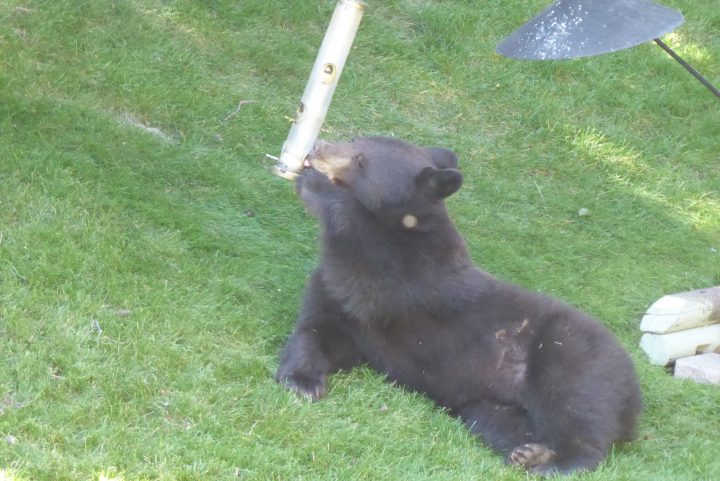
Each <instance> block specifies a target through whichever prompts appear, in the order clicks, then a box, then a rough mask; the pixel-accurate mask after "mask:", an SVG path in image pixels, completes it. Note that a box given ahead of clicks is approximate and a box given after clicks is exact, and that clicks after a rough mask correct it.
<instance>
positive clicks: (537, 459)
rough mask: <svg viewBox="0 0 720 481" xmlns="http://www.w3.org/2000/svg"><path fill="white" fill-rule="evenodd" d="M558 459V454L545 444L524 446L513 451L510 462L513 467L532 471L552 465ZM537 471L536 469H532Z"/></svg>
mask: <svg viewBox="0 0 720 481" xmlns="http://www.w3.org/2000/svg"><path fill="white" fill-rule="evenodd" d="M555 458H557V453H556V452H555V451H553V450H552V449H550V448H549V447H547V446H546V445H544V444H533V443H531V444H523V445H522V446H518V447H516V448H515V449H513V451H512V453H510V456H509V458H508V461H509V462H510V464H512V465H513V466H522V467H524V468H525V469H528V470H530V469H532V468H534V467H536V466H537V467H540V466H544V465H548V464H549V463H552V462H553V461H554V460H555ZM532 470H533V471H535V469H532Z"/></svg>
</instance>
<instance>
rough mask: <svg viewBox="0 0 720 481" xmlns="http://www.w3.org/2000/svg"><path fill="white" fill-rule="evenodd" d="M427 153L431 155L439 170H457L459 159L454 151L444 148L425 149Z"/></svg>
mask: <svg viewBox="0 0 720 481" xmlns="http://www.w3.org/2000/svg"><path fill="white" fill-rule="evenodd" d="M425 152H427V153H428V154H429V155H430V158H431V159H432V162H433V164H435V167H437V168H438V169H457V166H458V158H457V155H455V152H453V151H452V150H450V149H446V148H444V147H425Z"/></svg>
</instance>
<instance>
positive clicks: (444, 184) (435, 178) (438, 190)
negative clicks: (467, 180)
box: [415, 167, 463, 199]
mask: <svg viewBox="0 0 720 481" xmlns="http://www.w3.org/2000/svg"><path fill="white" fill-rule="evenodd" d="M462 183H463V176H462V173H461V172H460V171H459V170H457V169H436V168H434V167H425V169H423V171H422V172H420V174H418V176H417V177H416V178H415V184H416V185H417V186H418V188H419V189H420V190H421V191H422V192H424V193H426V194H428V195H430V196H431V197H434V198H436V199H444V198H445V197H449V196H451V195H452V194H454V193H455V192H457V191H458V189H459V188H460V186H461V185H462Z"/></svg>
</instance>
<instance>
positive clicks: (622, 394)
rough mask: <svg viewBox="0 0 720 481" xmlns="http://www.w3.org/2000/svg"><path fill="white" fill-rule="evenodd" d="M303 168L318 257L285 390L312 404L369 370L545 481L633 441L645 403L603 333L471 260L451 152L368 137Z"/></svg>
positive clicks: (317, 156) (284, 363) (330, 148)
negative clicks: (333, 380) (356, 372)
mask: <svg viewBox="0 0 720 481" xmlns="http://www.w3.org/2000/svg"><path fill="white" fill-rule="evenodd" d="M310 161H311V164H312V166H313V168H312V169H309V170H308V171H307V172H306V173H305V175H303V176H302V177H301V178H300V179H299V180H298V182H297V190H298V193H299V195H300V197H301V198H302V199H303V201H304V202H305V204H306V206H307V208H308V210H309V211H310V212H311V213H312V214H314V215H315V216H317V217H318V218H319V220H320V222H321V224H322V230H323V237H322V260H321V263H320V265H319V267H318V268H317V270H316V271H315V272H314V273H313V275H312V278H311V280H310V282H309V285H308V287H307V289H306V292H305V298H304V301H303V305H302V309H301V311H300V315H299V318H298V321H297V325H296V327H295V331H294V332H293V334H292V336H291V337H290V339H289V340H288V343H287V346H286V347H285V349H284V351H283V353H282V358H281V363H280V368H279V370H278V373H277V378H278V380H279V381H280V382H281V383H283V384H284V385H286V386H287V387H289V388H291V389H294V390H296V391H298V392H300V393H301V394H304V395H307V396H309V397H311V398H312V399H318V398H320V397H321V396H323V395H324V394H325V390H326V379H327V376H328V375H329V374H331V373H334V372H337V371H338V370H340V369H344V370H349V369H351V368H352V367H353V366H357V365H359V364H367V365H369V366H371V367H373V368H374V369H376V370H377V371H379V372H382V373H384V374H386V375H387V377H388V378H389V379H390V380H393V381H396V382H398V383H399V384H402V385H403V386H406V387H408V388H410V389H413V390H416V391H419V392H421V393H423V394H425V395H427V396H428V397H430V398H432V399H433V400H434V401H435V402H436V403H437V404H439V405H440V406H443V407H445V408H447V409H448V411H449V412H450V413H452V414H453V415H456V416H458V417H459V418H461V419H462V420H463V421H464V422H465V423H466V425H467V426H468V427H469V429H470V430H471V431H472V432H473V433H476V434H477V435H479V436H480V437H481V438H482V439H483V440H485V442H487V443H488V444H489V445H490V446H492V447H493V448H494V449H496V450H497V451H499V452H500V453H503V454H504V455H505V457H506V459H507V461H508V462H509V463H511V464H515V465H521V466H523V467H525V468H526V469H528V470H531V471H533V472H539V473H555V472H562V473H567V472H573V471H576V470H587V469H594V468H595V467H596V466H597V465H598V463H600V461H601V460H602V459H603V458H604V457H605V456H606V454H607V452H608V449H609V448H610V446H611V445H612V444H613V443H614V442H618V441H626V440H630V439H631V438H632V437H633V432H634V427H635V423H636V419H637V417H638V415H639V413H640V411H641V397H640V391H639V388H638V384H637V380H636V378H635V373H634V369H633V365H632V363H631V361H630V359H629V357H628V355H627V354H626V353H625V351H624V350H623V349H622V348H621V347H620V345H619V344H618V343H617V341H616V340H615V339H614V338H613V336H612V335H611V334H610V333H609V332H608V331H607V329H605V328H604V327H603V326H602V325H601V324H600V323H599V322H598V321H596V320H594V319H593V318H591V317H589V316H588V315H586V314H584V313H582V312H580V311H579V310H577V309H575V308H573V307H570V306H568V305H567V304H565V303H563V302H561V301H558V300H555V299H552V298H549V297H547V296H544V295H541V294H537V293H533V292H529V291H527V290H524V289H522V288H520V287H517V286H514V285H512V284H508V283H504V282H501V281H498V280H496V279H494V278H493V277H491V276H490V275H489V274H487V273H485V272H483V271H482V270H480V269H478V268H476V267H475V266H474V265H473V264H472V262H471V260H470V258H469V256H468V253H467V251H466V248H465V244H464V241H463V240H462V237H461V236H460V234H459V233H458V232H457V230H456V229H455V227H454V225H453V224H452V222H451V221H450V219H449V217H448V215H447V211H446V209H445V205H444V202H443V199H444V198H446V197H447V196H449V195H451V194H453V193H454V192H455V191H456V190H457V189H459V188H460V185H461V183H462V175H461V174H460V172H459V171H458V170H457V169H456V167H457V159H456V157H455V155H454V154H453V153H452V152H451V151H449V150H446V149H441V148H420V147H417V146H414V145H411V144H408V143H406V142H403V141H400V140H397V139H388V138H381V137H374V138H363V139H356V140H355V141H353V142H352V143H338V144H327V143H319V144H318V145H317V146H316V149H315V152H314V154H313V156H312V157H311V159H310ZM408 216H411V217H408ZM408 219H409V220H408ZM413 219H414V220H415V222H413Z"/></svg>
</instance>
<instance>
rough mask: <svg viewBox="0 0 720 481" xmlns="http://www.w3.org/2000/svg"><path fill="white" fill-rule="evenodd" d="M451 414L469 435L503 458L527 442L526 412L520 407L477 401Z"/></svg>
mask: <svg viewBox="0 0 720 481" xmlns="http://www.w3.org/2000/svg"><path fill="white" fill-rule="evenodd" d="M453 412H454V414H455V415H457V416H458V417H459V418H460V419H461V420H462V421H463V423H464V424H465V425H466V426H467V427H468V429H469V430H470V432H472V433H473V434H475V435H476V436H479V437H480V438H482V440H483V441H484V442H485V443H487V444H488V445H489V446H490V447H491V448H493V449H494V450H495V451H498V452H500V453H502V454H504V455H508V454H510V452H511V451H512V450H513V449H514V448H516V447H517V446H519V445H523V444H525V443H528V442H530V439H531V438H530V433H529V432H528V425H527V412H526V411H525V409H523V408H522V407H519V406H515V405H511V404H503V403H498V402H496V401H493V400H485V399H480V400H475V401H473V402H471V403H468V404H466V405H464V406H463V407H462V408H460V409H456V410H454V411H453Z"/></svg>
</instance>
